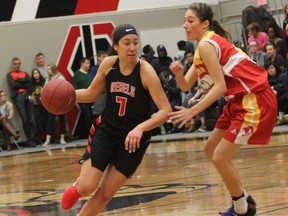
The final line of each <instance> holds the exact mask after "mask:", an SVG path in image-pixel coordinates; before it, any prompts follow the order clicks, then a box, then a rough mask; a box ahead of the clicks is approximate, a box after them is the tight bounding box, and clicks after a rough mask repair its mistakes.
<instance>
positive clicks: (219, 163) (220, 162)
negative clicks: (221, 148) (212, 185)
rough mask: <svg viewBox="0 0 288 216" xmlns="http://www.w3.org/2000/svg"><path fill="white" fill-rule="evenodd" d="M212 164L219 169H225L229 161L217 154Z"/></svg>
mask: <svg viewBox="0 0 288 216" xmlns="http://www.w3.org/2000/svg"><path fill="white" fill-rule="evenodd" d="M212 162H213V164H214V166H215V167H217V168H222V167H225V166H226V165H227V163H228V161H227V160H226V158H225V157H223V156H221V155H219V154H217V153H214V154H213V157H212Z"/></svg>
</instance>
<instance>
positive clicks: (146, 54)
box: [141, 44, 157, 64]
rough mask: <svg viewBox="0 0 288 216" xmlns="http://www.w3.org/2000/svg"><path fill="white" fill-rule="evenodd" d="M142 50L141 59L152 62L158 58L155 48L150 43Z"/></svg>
mask: <svg viewBox="0 0 288 216" xmlns="http://www.w3.org/2000/svg"><path fill="white" fill-rule="evenodd" d="M142 52H143V54H142V55H141V59H143V60H145V61H147V62H149V63H150V64H151V62H152V61H153V60H155V59H157V57H156V56H155V50H154V49H153V47H152V46H151V45H150V44H147V45H145V46H144V47H143V49H142Z"/></svg>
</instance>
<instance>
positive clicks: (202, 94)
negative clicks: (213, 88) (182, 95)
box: [185, 84, 209, 133]
mask: <svg viewBox="0 0 288 216" xmlns="http://www.w3.org/2000/svg"><path fill="white" fill-rule="evenodd" d="M203 86H204V85H201V84H200V85H199V86H198V90H197V92H196V93H195V95H194V96H193V97H192V98H190V100H189V101H188V105H189V107H192V106H194V105H196V104H197V103H199V101H201V100H202V98H204V97H205V95H206V94H207V93H208V91H209V89H205V88H204V87H203ZM204 112H205V111H202V112H200V113H199V114H198V115H197V116H195V117H193V118H192V119H191V125H190V127H189V129H188V130H187V131H185V132H186V133H190V132H194V131H198V132H205V131H207V130H206V125H205V118H204ZM196 118H199V119H200V122H201V126H200V128H198V129H197V128H196V126H195V119H196ZM196 129H197V130H196Z"/></svg>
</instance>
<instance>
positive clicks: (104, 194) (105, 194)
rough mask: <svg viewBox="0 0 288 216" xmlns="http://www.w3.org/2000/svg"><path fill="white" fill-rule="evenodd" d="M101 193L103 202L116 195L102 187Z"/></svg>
mask: <svg viewBox="0 0 288 216" xmlns="http://www.w3.org/2000/svg"><path fill="white" fill-rule="evenodd" d="M99 194H100V199H101V201H102V202H103V203H108V202H109V201H110V200H111V199H112V197H113V195H114V194H113V193H111V192H110V191H107V190H103V189H102V188H99Z"/></svg>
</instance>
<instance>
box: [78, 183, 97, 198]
mask: <svg viewBox="0 0 288 216" xmlns="http://www.w3.org/2000/svg"><path fill="white" fill-rule="evenodd" d="M95 190H96V188H95V187H94V186H91V185H89V184H77V191H78V193H79V194H80V195H81V196H82V197H85V196H88V195H90V194H91V193H93V191H95Z"/></svg>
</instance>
